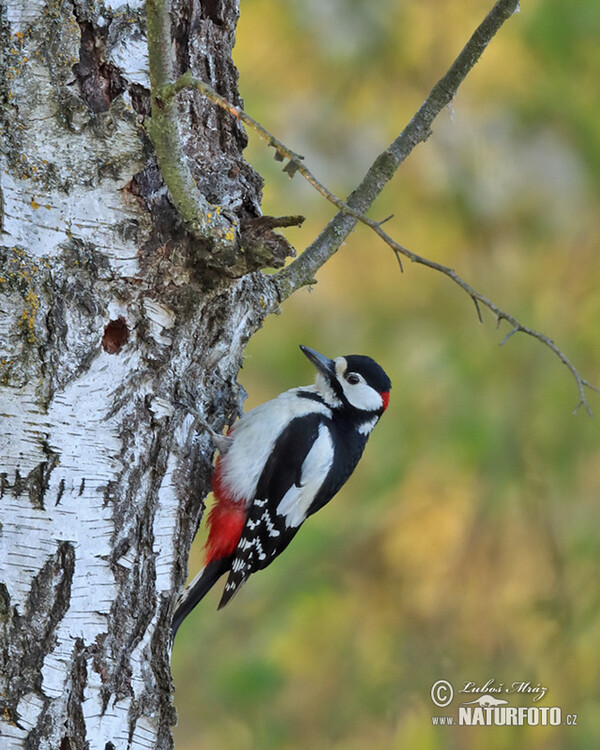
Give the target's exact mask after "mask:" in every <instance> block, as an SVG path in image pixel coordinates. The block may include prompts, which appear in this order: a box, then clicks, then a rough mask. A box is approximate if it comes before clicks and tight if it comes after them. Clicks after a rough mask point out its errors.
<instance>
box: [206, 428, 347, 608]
mask: <svg viewBox="0 0 600 750" xmlns="http://www.w3.org/2000/svg"><path fill="white" fill-rule="evenodd" d="M329 425H330V421H329V420H328V419H327V417H326V416H325V415H323V414H308V415H306V416H303V417H297V418H296V419H293V420H292V421H291V422H290V423H289V425H288V426H287V427H286V429H285V430H284V431H283V432H282V433H281V435H280V436H279V438H278V439H277V440H276V442H275V445H274V447H273V451H272V453H271V455H270V457H269V460H268V461H267V463H266V464H265V467H264V469H263V472H262V474H261V476H260V479H259V480H258V485H257V488H256V498H255V500H254V502H253V503H252V505H251V507H250V509H249V513H248V517H247V519H246V524H245V526H244V529H243V531H242V535H241V537H240V541H239V543H238V546H237V548H236V551H235V552H234V554H233V561H232V564H231V572H230V574H229V578H228V580H227V584H226V585H225V591H224V592H223V597H222V599H221V602H220V604H219V609H220V608H221V607H224V606H225V604H227V602H228V601H229V600H230V599H231V598H232V597H233V595H234V594H235V593H236V591H237V590H238V589H239V587H240V586H241V585H242V584H243V583H244V582H245V581H246V579H247V578H248V576H249V575H250V574H251V573H254V572H255V571H256V570H260V569H262V568H266V567H267V565H269V564H270V563H271V562H272V560H273V559H274V558H275V557H277V555H279V554H280V553H281V552H283V550H284V549H285V548H286V547H287V546H288V544H289V543H290V542H291V540H292V539H293V538H294V536H295V534H296V532H297V531H298V529H299V528H300V525H301V524H302V522H303V521H304V519H305V518H306V516H307V515H308V512H309V510H308V509H309V507H310V506H311V505H312V504H313V502H314V501H315V499H316V498H317V497H319V499H321V495H322V494H323V492H324V491H326V485H327V483H328V482H327V478H328V476H329V474H330V471H331V467H332V465H333V463H334V447H333V441H332V438H331V432H330V427H329ZM332 496H333V493H331V494H329V496H328V497H327V498H326V500H324V502H327V500H330V499H331V497H332ZM282 501H284V502H283V503H282ZM324 502H323V501H322V500H321V505H323V504H324Z"/></svg>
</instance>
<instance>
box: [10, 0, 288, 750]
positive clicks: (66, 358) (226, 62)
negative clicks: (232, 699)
mask: <svg viewBox="0 0 600 750" xmlns="http://www.w3.org/2000/svg"><path fill="white" fill-rule="evenodd" d="M0 7H1V19H0V23H1V26H0V35H1V44H2V50H3V56H2V59H1V61H0V86H1V87H2V88H1V90H0V117H1V128H2V145H3V148H2V155H1V156H0V161H1V164H0V180H1V181H0V188H1V196H0V197H1V201H0V208H1V230H2V236H1V237H0V425H1V426H0V461H1V463H0V694H1V695H0V709H2V711H1V715H0V744H1V745H2V748H7V750H9V749H10V750H12V749H13V748H14V749H15V750H16V749H17V748H19V749H20V748H32V749H33V748H48V749H50V748H52V750H55V749H56V748H60V749H61V750H75V749H77V750H80V749H81V750H83V749H86V748H89V749H90V750H93V749H94V748H101V750H110V749H111V748H113V749H114V750H121V748H160V749H163V748H170V747H172V739H171V731H170V728H171V726H172V725H173V723H174V721H175V713H174V708H173V705H172V701H171V688H172V685H171V677H170V670H169V627H170V619H171V614H172V608H173V600H174V596H175V595H176V593H177V591H178V589H179V587H180V586H181V585H182V584H183V582H184V579H185V577H186V560H187V554H188V551H189V547H190V544H191V542H192V539H193V537H194V534H195V532H196V530H197V527H198V524H199V521H200V518H201V514H202V511H203V498H204V497H205V496H206V494H207V491H208V487H209V482H210V476H211V472H212V450H213V449H212V446H211V444H210V441H209V440H208V438H207V436H206V435H205V434H202V433H201V434H197V433H196V431H195V424H194V419H193V417H191V416H190V415H188V414H186V413H185V412H184V411H183V410H181V409H178V408H173V407H172V403H173V402H174V401H177V400H188V401H190V402H193V403H194V405H195V406H196V408H197V409H198V410H200V411H202V412H203V413H204V414H205V416H206V419H207V421H209V422H210V423H211V424H213V425H214V427H215V429H221V428H223V427H224V425H225V424H227V423H229V422H231V421H232V420H233V419H234V418H235V415H236V414H237V412H238V410H239V408H240V403H241V399H242V396H243V394H241V393H240V389H239V387H238V385H237V383H236V376H237V373H238V370H239V367H240V364H241V360H242V352H243V348H244V345H245V343H246V341H247V340H248V338H249V337H250V336H251V335H252V334H253V333H254V332H255V331H256V330H257V328H258V327H260V325H261V323H262V320H263V319H264V317H265V315H266V314H267V313H268V312H269V311H271V310H273V308H274V307H275V306H276V304H277V300H276V299H275V297H274V292H273V287H272V285H271V284H269V283H268V279H267V277H265V276H263V275H262V274H260V273H255V271H256V270H257V269H259V268H260V267H262V266H264V265H267V264H270V265H278V264H281V262H282V259H283V256H285V254H286V253H288V252H289V251H290V249H289V247H288V246H287V245H286V244H285V243H284V244H282V243H279V241H278V240H277V235H275V234H274V233H273V232H272V230H271V229H270V228H268V227H267V229H264V228H263V229H261V232H262V235H261V237H260V238H259V239H260V241H257V237H256V236H252V237H250V236H248V237H247V238H246V239H245V238H244V234H243V231H242V235H241V238H240V242H239V243H238V245H237V247H236V248H235V249H234V250H233V251H232V252H231V253H230V254H229V255H228V256H227V257H223V254H222V253H221V254H218V253H216V252H214V248H213V246H212V245H211V242H210V241H208V240H205V241H198V240H197V239H195V238H194V237H192V236H190V235H189V234H188V232H187V231H186V228H185V227H184V226H183V225H182V223H181V221H180V220H179V218H178V216H177V214H176V212H175V210H174V209H173V206H172V205H171V203H170V201H169V198H168V195H167V191H166V189H165V186H164V183H163V181H162V178H161V175H160V172H159V170H158V168H157V165H156V159H155V155H154V151H153V148H152V145H151V143H150V140H149V138H148V137H147V134H146V130H145V124H146V122H147V117H148V115H149V112H150V99H149V92H148V73H147V53H146V46H145V45H146V40H145V17H144V8H143V3H142V2H139V1H137V2H136V1H135V0H133V1H131V2H129V3H128V4H125V3H123V2H120V1H119V0H113V1H112V2H108V1H107V2H105V3H104V4H101V3H95V2H91V0H64V1H61V0H47V1H46V2H44V1H42V0H29V1H28V2H27V3H24V2H23V1H22V0H4V1H3V4H2V5H1V6H0ZM237 12H238V11H237V3H236V2H235V0H215V1H213V0H211V2H204V3H203V4H201V3H200V2H199V1H198V0H189V1H188V0H186V2H183V1H182V2H175V3H174V8H173V18H174V44H173V49H174V55H175V61H176V67H177V68H178V72H179V73H181V72H183V71H184V70H186V69H188V68H191V69H192V70H193V72H194V75H197V76H200V77H203V78H205V79H206V80H208V81H209V82H210V83H211V85H213V86H214V87H215V88H216V89H217V90H218V91H220V92H221V93H222V94H223V95H225V96H227V98H228V99H230V100H231V101H234V102H235V101H239V97H238V93H237V73H236V70H235V68H234V66H233V63H232V61H231V50H232V47H233V43H234V36H235V24H236V21H237ZM178 106H179V112H180V120H181V133H182V138H183V144H184V150H185V152H186V154H187V155H188V157H189V158H190V165H191V168H192V169H193V174H194V177H195V179H196V181H197V184H198V187H199V188H200V190H201V192H202V194H203V195H204V196H205V197H206V199H207V200H208V201H210V203H212V204H214V205H216V206H218V207H219V210H222V211H227V212H230V213H231V214H232V215H234V216H235V217H236V219H237V221H238V224H239V226H240V227H252V226H255V227H256V226H258V225H257V224H256V223H255V222H254V223H253V221H252V220H253V219H255V217H257V216H259V215H260V209H259V206H260V200H261V185H262V183H261V179H260V177H259V176H258V175H257V174H256V173H255V172H254V171H253V170H252V169H251V167H249V165H248V164H246V163H245V162H244V160H243V158H242V150H243V148H244V146H245V143H246V138H245V134H244V133H243V131H242V130H241V129H240V127H239V125H238V123H237V122H236V121H235V119H234V118H232V117H229V116H228V115H227V114H225V113H223V112H221V111H219V110H218V109H217V108H216V107H214V105H212V104H211V103H210V102H207V101H204V100H202V99H201V98H200V96H199V95H198V94H197V93H194V92H187V93H185V94H183V95H182V96H181V97H180V99H179V105H178ZM265 226H266V225H265ZM263 240H264V241H263ZM265 246H266V247H267V248H269V251H268V252H266V254H265ZM243 247H248V248H251V251H249V252H243V251H242V249H241V248H243Z"/></svg>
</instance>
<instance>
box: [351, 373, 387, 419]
mask: <svg viewBox="0 0 600 750" xmlns="http://www.w3.org/2000/svg"><path fill="white" fill-rule="evenodd" d="M340 384H341V386H342V390H343V391H344V396H345V397H346V398H347V400H348V403H349V404H350V405H351V406H354V408H356V409H361V410H362V411H378V410H379V409H381V408H383V400H382V398H381V395H380V394H379V393H377V391H376V390H375V389H374V388H371V386H370V385H367V384H366V383H365V382H364V381H361V382H360V383H356V385H351V384H350V383H349V382H348V381H347V380H346V379H345V378H342V379H341V380H340Z"/></svg>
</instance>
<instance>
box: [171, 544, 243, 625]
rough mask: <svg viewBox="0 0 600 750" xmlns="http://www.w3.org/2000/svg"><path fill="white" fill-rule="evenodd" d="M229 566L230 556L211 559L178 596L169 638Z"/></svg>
mask: <svg viewBox="0 0 600 750" xmlns="http://www.w3.org/2000/svg"><path fill="white" fill-rule="evenodd" d="M230 567H231V557H222V558H221V559H220V560H212V561H211V562H209V563H208V564H207V565H205V566H204V567H203V568H202V570H201V571H200V572H199V573H198V575H197V576H196V577H195V578H194V580H193V581H192V582H191V583H190V585H189V586H188V587H187V588H186V589H185V591H184V592H183V594H182V595H181V596H180V597H179V601H178V602H177V607H176V609H175V614H174V616H173V624H172V625H171V638H172V639H174V638H175V634H176V633H177V631H178V630H179V626H180V625H181V623H182V622H183V621H184V620H185V618H186V617H187V616H188V615H189V613H190V612H191V611H192V610H193V609H194V607H195V606H196V604H198V602H199V601H200V600H201V599H202V598H203V597H204V596H205V594H206V593H207V592H208V591H209V590H210V589H211V588H212V587H213V586H214V584H215V583H216V582H217V581H218V579H219V578H220V577H221V576H222V575H223V573H226V572H227V571H228V570H229V569H230Z"/></svg>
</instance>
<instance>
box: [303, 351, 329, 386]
mask: <svg viewBox="0 0 600 750" xmlns="http://www.w3.org/2000/svg"><path fill="white" fill-rule="evenodd" d="M300 349H302V353H303V354H304V356H305V357H306V358H307V359H308V360H310V361H311V362H312V363H313V365H314V366H315V367H316V368H317V370H319V372H322V373H323V375H327V376H328V377H330V378H331V377H335V362H334V361H333V360H332V359H329V357H325V356H323V355H322V354H319V352H316V351H315V350H314V349H310V348H309V347H308V346H303V345H302V344H300Z"/></svg>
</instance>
